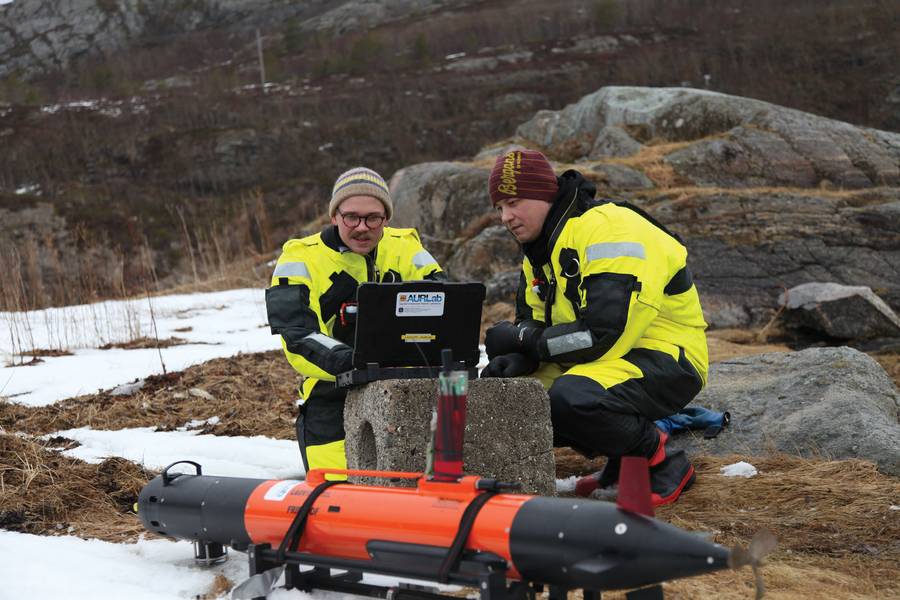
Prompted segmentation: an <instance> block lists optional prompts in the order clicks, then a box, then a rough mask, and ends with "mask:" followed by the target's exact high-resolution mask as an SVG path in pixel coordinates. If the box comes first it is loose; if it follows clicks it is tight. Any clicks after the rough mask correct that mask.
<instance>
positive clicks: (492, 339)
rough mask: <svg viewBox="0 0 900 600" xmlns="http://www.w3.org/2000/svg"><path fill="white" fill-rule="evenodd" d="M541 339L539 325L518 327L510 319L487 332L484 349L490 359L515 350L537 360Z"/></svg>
mask: <svg viewBox="0 0 900 600" xmlns="http://www.w3.org/2000/svg"><path fill="white" fill-rule="evenodd" d="M540 339H541V329H540V328H538V327H517V326H515V325H513V324H512V323H510V322H509V321H501V322H499V323H497V324H496V325H494V326H493V327H491V328H490V329H488V330H487V332H485V334H484V349H485V352H487V355H488V359H489V360H490V359H493V358H494V357H496V356H500V355H503V354H511V353H513V352H517V353H519V354H525V355H528V356H530V357H531V358H533V359H535V360H537V359H538V341H539V340H540Z"/></svg>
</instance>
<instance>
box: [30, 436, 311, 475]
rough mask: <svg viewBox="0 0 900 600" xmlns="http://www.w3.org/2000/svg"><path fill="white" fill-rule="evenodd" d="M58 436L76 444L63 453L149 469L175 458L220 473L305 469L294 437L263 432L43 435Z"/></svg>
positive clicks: (300, 471)
mask: <svg viewBox="0 0 900 600" xmlns="http://www.w3.org/2000/svg"><path fill="white" fill-rule="evenodd" d="M56 436H61V437H64V438H67V439H70V440H75V441H76V442H78V443H80V444H81V445H80V446H78V447H77V448H72V449H70V450H64V451H63V454H65V455H66V456H70V457H72V458H77V459H79V460H83V461H85V462H88V463H100V462H103V461H104V460H105V459H107V458H109V457H111V456H118V457H121V458H125V459H127V460H130V461H132V462H135V463H138V464H140V465H143V466H144V467H145V468H148V469H162V468H163V467H165V466H166V465H170V464H172V463H174V462H176V461H179V460H192V461H194V462H196V463H199V464H200V466H201V467H203V473H209V474H210V475H221V476H223V477H253V478H258V479H298V478H302V476H303V475H304V473H305V471H304V469H303V463H302V462H301V460H300V449H299V448H298V447H297V442H295V441H291V440H274V439H272V438H267V437H263V436H253V437H239V436H223V437H219V436H215V435H197V434H196V433H195V432H191V431H156V430H155V429H154V428H153V427H136V428H132V429H120V430H118V431H103V430H96V429H90V428H88V427H80V428H78V429H66V430H64V431H57V432H54V433H51V434H48V435H47V436H44V437H45V438H52V437H56Z"/></svg>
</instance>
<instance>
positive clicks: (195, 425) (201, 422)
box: [178, 417, 221, 431]
mask: <svg viewBox="0 0 900 600" xmlns="http://www.w3.org/2000/svg"><path fill="white" fill-rule="evenodd" d="M220 422H221V419H219V417H210V418H208V419H192V420H190V421H188V422H187V423H185V424H184V425H182V426H181V427H179V428H178V431H188V430H190V429H202V428H203V427H206V426H207V425H218V424H219V423H220Z"/></svg>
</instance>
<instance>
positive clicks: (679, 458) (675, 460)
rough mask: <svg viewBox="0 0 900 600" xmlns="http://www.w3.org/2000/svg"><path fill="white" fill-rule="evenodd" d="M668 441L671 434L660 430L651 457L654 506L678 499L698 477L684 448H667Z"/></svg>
mask: <svg viewBox="0 0 900 600" xmlns="http://www.w3.org/2000/svg"><path fill="white" fill-rule="evenodd" d="M668 441H669V435H668V434H667V433H665V432H664V431H660V432H659V443H658V444H657V446H656V450H655V451H654V452H653V456H651V457H650V459H649V465H650V502H651V503H652V504H653V506H654V507H657V506H662V505H664V504H671V503H672V502H675V501H676V500H678V498H679V497H680V496H681V492H683V491H684V490H686V489H688V488H690V487H691V486H692V485H693V484H694V480H695V479H696V478H697V474H696V473H695V472H694V466H693V465H692V464H691V461H690V460H688V457H687V455H686V454H685V453H684V450H675V451H672V450H668V451H667V450H666V442H668Z"/></svg>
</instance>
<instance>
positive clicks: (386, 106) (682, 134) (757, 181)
mask: <svg viewBox="0 0 900 600" xmlns="http://www.w3.org/2000/svg"><path fill="white" fill-rule="evenodd" d="M898 23H900V6H898V5H897V4H896V3H884V2H879V1H876V0H862V1H860V2H855V3H852V4H848V3H846V2H841V1H839V0H822V1H820V2H815V3H784V2H777V1H775V0H763V1H761V2H756V3H752V5H747V3H745V2H743V1H742V0H726V1H724V2H711V1H702V2H696V1H691V2H686V1H678V2H666V3H662V4H660V3H658V2H655V1H653V0H630V1H628V2H624V1H623V0H550V1H547V0H500V1H495V2H484V1H475V0H471V1H448V0H445V1H439V0H433V1H421V0H420V1H415V2H414V1H412V0H410V1H404V2H387V1H386V0H382V1H376V0H367V1H363V0H352V1H341V2H325V1H312V2H302V3H296V2H287V1H285V0H266V1H263V2H247V1H243V0H228V1H225V0H217V1H212V0H208V1H207V0H196V1H191V2H171V1H162V0H161V1H157V2H142V1H137V0H117V1H111V0H67V1H65V2H49V1H47V0H14V1H13V2H12V3H10V4H5V5H0V57H2V59H0V68H2V69H4V71H3V73H4V74H5V75H2V76H0V145H2V147H3V149H4V150H3V160H2V161H0V217H2V218H0V267H2V268H3V269H4V270H5V271H6V272H12V273H16V274H17V277H14V278H13V279H14V282H13V283H9V284H3V283H0V285H7V287H8V286H12V287H11V288H9V289H7V288H3V289H0V292H2V293H0V299H2V302H3V306H38V305H46V304H60V303H66V302H69V301H73V300H79V299H82V300H83V299H90V298H93V297H97V296H101V297H102V296H109V295H118V294H120V293H123V292H126V293H127V292H135V291H139V290H140V291H143V290H144V289H146V288H147V287H151V288H152V287H155V286H160V287H165V286H171V285H173V284H177V283H181V282H186V281H189V282H196V281H200V280H204V279H207V278H220V279H221V278H222V277H224V276H225V275H226V274H227V273H226V272H227V271H228V265H230V264H232V263H234V262H235V261H236V260H238V259H240V258H244V257H247V256H258V257H259V262H264V261H265V260H266V259H267V258H268V256H269V255H270V253H271V252H273V251H275V249H276V248H277V247H278V246H279V245H280V243H281V242H282V241H283V240H284V239H285V238H286V237H288V236H290V235H293V234H296V233H297V232H298V231H301V230H303V229H309V228H310V227H312V226H313V225H310V222H313V221H315V219H316V218H317V217H318V216H319V215H320V214H321V212H322V209H323V204H324V198H325V197H326V196H327V194H328V190H329V188H330V185H331V182H332V181H333V178H334V176H335V174H336V173H338V172H340V171H342V170H343V169H345V168H347V167H348V166H350V165H353V164H359V163H364V164H367V165H369V166H372V167H373V168H375V169H377V170H379V171H381V172H382V173H384V174H385V175H386V176H390V175H391V174H392V173H394V172H396V171H398V170H400V169H401V168H403V167H405V166H409V165H413V164H416V163H421V162H425V161H438V160H452V159H461V160H469V159H470V158H471V157H473V156H474V155H475V154H477V152H478V151H479V149H480V148H481V147H482V146H484V145H485V144H489V143H491V142H494V141H496V140H502V139H504V138H509V137H511V136H513V135H515V133H516V131H517V128H518V127H519V126H520V125H522V124H523V123H526V122H529V120H530V119H532V117H533V116H534V115H535V113H536V112H537V111H539V110H551V111H555V110H559V109H562V108H563V107H564V106H566V105H567V104H570V103H573V102H576V101H577V100H578V99H579V98H581V97H583V96H585V95H586V94H591V93H593V92H595V91H596V90H598V89H600V88H602V87H603V86H609V85H611V84H616V85H634V86H654V87H671V86H682V87H683V86H688V87H692V88H694V89H697V88H700V89H703V90H706V89H707V88H708V89H709V90H711V91H717V92H724V93H728V94H731V95H738V96H743V97H753V98H760V99H762V100H766V101H769V102H773V103H774V104H777V105H779V106H790V107H792V108H794V109H801V110H804V111H810V112H813V113H815V114H819V115H824V116H826V117H829V118H832V119H839V120H842V121H845V122H849V123H855V124H860V125H864V126H866V127H873V128H876V129H880V130H891V129H897V128H898V127H900V96H898V94H897V87H896V86H897V85H898V84H900V72H898V70H897V65H898V64H900V55H898V48H900V40H898V31H900V26H898ZM257 29H259V31H260V34H261V42H262V44H261V45H262V67H263V70H264V79H265V82H266V85H265V86H263V85H261V84H260V81H261V79H263V77H262V76H263V73H261V69H260V61H259V53H258V47H257V37H256V30H257ZM746 102H750V101H749V100H747V101H746ZM746 102H745V104H746ZM753 110H755V109H752V108H747V107H742V108H735V109H734V111H738V112H740V113H741V114H737V113H734V114H731V113H729V116H728V117H727V119H726V121H725V122H723V123H721V124H719V125H718V126H715V127H711V128H710V129H709V131H710V132H715V133H712V134H711V135H720V138H721V139H717V140H711V141H710V143H709V144H707V145H703V144H699V145H697V146H696V147H692V148H688V147H687V145H685V146H683V147H680V148H678V149H680V150H681V151H682V154H680V155H678V156H677V157H669V158H667V161H668V162H666V164H665V165H663V164H657V163H654V160H655V159H653V158H652V157H651V154H653V155H654V156H655V154H654V153H660V152H663V151H664V150H665V151H666V152H667V155H668V149H666V148H663V147H662V146H661V145H660V144H659V142H660V141H662V140H664V141H666V142H667V143H671V144H676V145H677V144H687V142H688V141H689V140H692V141H698V140H699V139H700V137H698V136H699V135H700V133H699V132H697V131H694V130H693V129H692V127H694V123H695V121H696V119H694V118H693V117H694V116H696V115H685V116H684V117H683V118H684V121H683V123H687V125H686V126H685V125H682V127H681V128H679V127H677V126H676V125H675V124H674V123H675V122H672V123H671V124H668V125H660V126H659V127H660V129H659V131H657V130H655V129H647V128H644V129H643V130H641V128H640V127H637V126H635V127H632V126H631V125H628V127H627V128H626V129H628V130H627V131H626V130H624V129H623V131H625V133H626V134H627V136H626V137H625V138H623V137H622V136H619V135H618V133H617V129H615V128H612V129H609V130H608V131H607V132H604V133H602V134H601V133H599V132H593V133H592V134H591V135H593V136H594V138H592V140H591V143H590V147H585V148H580V147H577V148H576V147H575V146H573V147H572V148H571V149H569V150H568V151H567V152H576V151H578V152H580V151H581V150H584V151H583V152H581V154H579V156H574V155H571V156H570V155H569V154H567V152H563V153H559V154H557V155H555V156H554V158H556V159H557V160H560V161H566V160H573V159H576V158H579V157H581V156H583V157H585V158H586V159H587V160H595V159H596V158H597V157H599V156H601V154H603V155H604V156H612V155H614V154H620V156H618V158H616V159H615V160H606V161H605V164H604V168H603V172H602V175H598V177H602V178H604V181H605V182H607V185H608V188H609V192H610V193H617V194H624V193H629V194H630V193H633V192H634V190H635V189H640V188H644V189H651V188H650V187H648V186H649V185H650V184H652V185H653V188H652V189H653V190H654V191H653V192H648V193H647V194H646V196H647V198H648V200H647V201H648V202H649V201H650V199H651V196H652V199H654V201H657V200H660V201H661V200H662V197H661V192H660V190H663V189H668V188H672V187H679V186H681V185H684V182H685V181H688V180H689V181H691V182H693V183H694V184H696V185H697V186H703V187H704V190H706V192H705V193H706V195H707V196H709V195H710V194H711V193H713V192H714V190H716V189H717V188H716V186H719V187H721V188H723V189H733V190H737V191H734V192H733V193H730V194H729V195H728V197H727V198H725V199H724V200H723V203H717V204H716V206H717V207H720V208H721V207H725V205H726V204H727V203H732V204H734V203H741V202H744V200H742V198H743V196H742V194H745V193H746V192H747V190H746V187H747V186H748V185H749V186H757V187H758V186H761V185H766V183H765V181H767V180H768V178H769V177H770V175H771V176H772V179H771V181H772V182H773V185H776V186H779V187H780V188H781V189H782V192H783V193H785V194H788V197H790V198H792V197H793V196H790V195H791V194H795V193H796V189H804V190H807V192H808V191H809V190H813V189H819V188H814V187H812V186H814V185H817V184H816V182H824V183H823V185H824V186H826V188H827V187H828V186H831V187H832V188H833V189H832V190H828V189H826V190H825V192H828V193H829V194H830V193H831V192H832V191H835V190H838V189H839V188H846V187H854V188H855V187H859V186H867V185H870V184H869V183H866V181H868V182H872V181H873V178H874V180H878V178H879V177H881V174H882V173H885V174H886V175H887V176H888V177H890V168H888V167H885V166H884V165H883V164H882V162H883V160H884V158H883V157H882V156H881V155H880V154H878V155H876V154H872V157H873V158H872V160H873V161H874V162H872V163H871V164H870V165H862V164H855V163H854V165H855V166H854V168H853V169H844V165H845V163H842V162H841V161H842V160H843V159H840V158H838V159H835V160H834V161H832V159H831V158H830V157H828V156H824V155H821V156H819V155H817V158H816V159H815V160H813V161H812V162H810V161H807V162H805V163H804V162H803V161H800V162H796V163H793V162H792V161H797V160H799V159H798V158H796V156H795V155H797V156H801V157H802V156H803V152H804V151H805V150H804V148H806V149H809V147H810V146H815V145H817V144H818V143H819V142H818V140H816V139H813V138H810V139H808V140H806V142H805V143H806V146H804V147H801V148H800V149H799V150H793V151H791V152H793V154H792V153H791V152H789V151H788V150H789V148H786V147H785V144H788V146H790V144H791V143H794V142H797V143H800V140H799V138H798V140H793V141H790V140H788V141H786V142H784V143H780V142H779V140H778V139H776V138H777V136H778V135H780V134H779V133H778V125H777V124H772V123H767V122H765V119H764V117H762V116H759V115H756V116H752V115H751V116H747V115H744V113H743V112H741V111H744V112H746V111H751V112H752V111H753ZM754 114H755V113H754ZM742 115H743V116H742ZM745 117H746V119H745ZM729 119H730V120H729ZM676 121H677V119H676ZM739 123H741V124H743V129H742V130H737V131H732V130H733V129H735V127H737V126H738V124H739ZM577 125H578V126H581V125H591V123H577ZM794 125H795V124H793V123H788V124H786V125H785V126H791V127H793V126H794ZM537 126H538V122H537V121H535V122H534V123H533V124H532V125H529V127H530V128H531V129H535V128H536V127H537ZM629 128H630V129H629ZM765 128H769V129H771V130H772V131H774V132H775V133H773V134H771V135H769V134H767V133H765V132H763V129H765ZM727 132H730V133H727ZM524 133H525V132H520V134H523V135H524ZM726 133H727V135H726ZM534 135H537V136H539V135H541V134H538V133H535V134H534ZM552 135H554V136H557V137H558V136H559V132H556V133H553V134H552ZM772 135H774V136H776V138H773V137H772ZM654 136H656V137H658V138H659V139H656V140H654V139H653V138H654ZM691 136H693V137H691ZM523 139H525V138H524V137H523ZM544 141H546V140H542V139H538V138H535V139H533V140H531V142H529V143H533V144H536V145H538V146H541V145H542V144H544ZM585 143H586V142H585V140H580V141H579V142H578V144H581V145H584V144H585ZM873 143H875V142H873ZM878 143H880V142H878ZM635 144H637V146H635ZM801 146H802V144H801ZM745 147H747V148H755V149H758V150H762V149H763V148H765V149H766V155H767V156H768V155H769V154H771V153H772V152H776V153H777V156H776V157H773V160H776V161H777V162H778V170H777V171H776V172H772V173H770V169H771V165H770V164H769V163H767V162H765V161H763V162H759V163H752V164H750V163H747V161H746V160H745V154H746V152H743V151H741V149H742V148H745ZM548 148H549V146H548ZM629 148H630V149H631V150H634V149H635V148H638V149H639V152H638V153H637V154H634V155H631V156H627V155H621V154H622V153H627V152H629V151H630V150H629ZM675 149H676V148H674V147H673V148H672V150H675ZM858 150H859V151H860V152H870V147H869V146H867V145H863V146H859V148H858ZM733 152H737V154H736V156H735V157H734V159H733V160H730V162H729V166H728V168H727V169H724V170H719V169H717V168H713V167H712V163H711V162H710V161H712V160H713V159H714V156H715V155H716V153H719V154H720V155H721V156H720V159H721V160H724V158H723V157H725V156H726V155H729V154H730V153H733ZM604 153H605V154H604ZM820 154H821V153H820ZM845 154H846V152H845ZM851 158H852V157H851ZM636 161H637V162H640V161H644V162H645V163H647V166H648V168H646V169H645V168H634V167H635V163H636ZM879 161H882V162H879ZM651 163H653V164H651ZM670 163H671V164H670ZM795 164H796V165H798V167H799V168H798V169H797V170H796V171H795V170H794V169H793V166H794V165H795ZM654 165H655V166H654ZM666 165H670V166H666ZM704 165H705V166H704ZM819 168H824V169H825V170H824V171H822V173H821V176H820V174H817V172H816V169H819ZM703 169H705V171H703ZM885 169H887V170H885ZM670 175H671V176H672V177H676V176H677V177H679V178H682V180H673V181H670V182H668V183H665V182H662V178H665V177H667V176H670ZM648 178H649V179H648ZM654 178H655V179H654ZM884 181H885V183H888V185H890V184H889V180H888V179H885V180H884ZM661 182H662V183H661ZM740 182H743V183H740ZM807 192H804V193H807ZM817 193H818V192H817ZM822 193H823V194H824V192H822ZM860 193H862V192H860ZM825 197H826V198H830V197H831V196H829V195H828V194H825ZM779 202H780V201H777V202H776V207H775V208H773V210H780V208H778V207H780V206H781V204H779ZM861 202H863V203H865V202H867V201H862V200H859V199H858V198H857V199H855V200H853V201H852V202H851V203H852V204H853V205H852V206H851V207H850V208H852V209H853V210H856V211H859V210H862V209H863V207H862V206H861V204H860V203H861ZM685 214H686V213H685ZM455 217H457V218H465V219H471V218H474V217H475V215H474V214H472V215H469V214H465V215H455ZM672 217H673V218H675V219H680V218H682V217H681V216H680V215H672ZM690 224H691V225H693V224H695V220H690ZM783 226H784V227H786V228H792V227H793V225H792V224H790V223H787V222H786V223H785V224H784V225H783ZM717 235H721V234H715V235H712V236H711V237H709V238H708V239H706V240H705V241H704V242H703V243H709V244H710V246H709V248H710V250H709V252H711V253H716V252H717V250H716V248H717V247H718V246H716V242H715V241H714V240H715V239H718V238H716V236H717ZM848 235H851V237H852V236H855V233H853V232H852V231H851V232H848ZM699 252H700V250H699V249H697V250H695V253H699ZM459 260H462V258H460V259H459ZM799 260H800V261H801V262H803V259H799ZM798 268H800V267H798ZM835 268H836V267H835ZM243 273H245V275H246V277H247V278H248V279H245V280H244V281H245V283H246V284H251V285H256V284H257V283H256V282H258V281H260V280H261V279H264V276H263V275H262V270H259V269H258V270H257V271H256V272H255V273H254V272H253V271H251V270H246V271H244V272H243ZM251 282H252V283H251ZM888 287H889V286H888ZM10 289H11V290H13V291H14V292H15V293H14V294H13V292H11V291H10ZM11 295H15V296H16V301H15V302H12V303H11V302H10V301H9V300H8V299H7V298H9V297H10V296H11ZM728 310H731V309H728ZM734 310H736V311H737V313H736V316H732V317H727V318H723V319H718V320H717V321H716V322H721V323H739V322H746V321H747V320H748V319H750V320H752V319H756V318H757V317H754V316H752V315H750V316H748V315H746V314H743V313H742V312H741V311H742V310H743V309H734ZM724 312H725V310H724V309H723V314H724ZM744 312H746V311H744Z"/></svg>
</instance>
